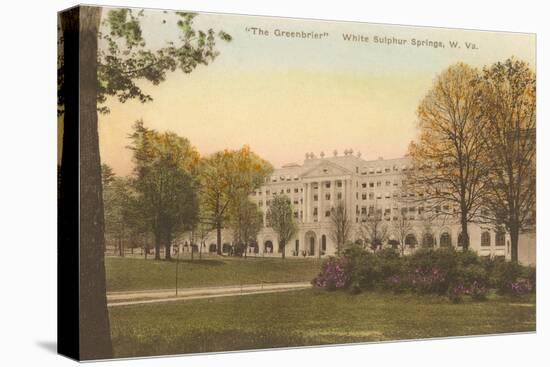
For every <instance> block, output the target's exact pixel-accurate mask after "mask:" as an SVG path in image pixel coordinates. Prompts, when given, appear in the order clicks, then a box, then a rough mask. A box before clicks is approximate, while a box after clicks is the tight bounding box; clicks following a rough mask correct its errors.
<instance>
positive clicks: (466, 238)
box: [460, 214, 470, 251]
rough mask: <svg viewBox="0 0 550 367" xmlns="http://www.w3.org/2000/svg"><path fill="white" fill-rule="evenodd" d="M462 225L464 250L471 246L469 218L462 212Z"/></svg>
mask: <svg viewBox="0 0 550 367" xmlns="http://www.w3.org/2000/svg"><path fill="white" fill-rule="evenodd" d="M460 227H461V230H462V243H461V245H462V250H463V251H466V250H468V248H469V247H470V236H469V235H468V219H467V218H466V214H462V215H461V217H460Z"/></svg>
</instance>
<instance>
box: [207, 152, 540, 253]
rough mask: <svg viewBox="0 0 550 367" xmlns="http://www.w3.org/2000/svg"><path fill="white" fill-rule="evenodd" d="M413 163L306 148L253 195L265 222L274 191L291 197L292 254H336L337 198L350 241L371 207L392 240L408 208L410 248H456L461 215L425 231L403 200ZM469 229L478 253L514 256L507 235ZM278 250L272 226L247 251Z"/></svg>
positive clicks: (226, 234) (226, 238) (416, 210)
mask: <svg viewBox="0 0 550 367" xmlns="http://www.w3.org/2000/svg"><path fill="white" fill-rule="evenodd" d="M411 168H412V165H411V162H410V161H409V160H408V159H407V158H398V159H383V158H379V159H377V160H365V159H362V158H361V154H360V153H357V154H354V153H353V150H351V149H349V150H345V151H344V155H338V154H337V152H336V151H335V152H334V153H333V155H332V156H331V157H327V156H325V155H324V154H323V153H321V154H320V156H319V157H316V156H315V155H314V154H313V153H308V154H306V158H305V160H304V162H303V164H295V163H293V164H286V165H284V166H283V167H281V168H279V169H275V170H274V172H273V174H272V175H271V177H270V178H268V179H267V180H266V183H265V185H264V186H262V187H261V188H259V189H258V190H256V191H255V192H254V193H253V194H252V195H251V197H250V198H251V200H252V201H253V202H255V203H256V204H257V205H258V207H259V208H260V209H261V210H262V211H263V212H264V223H266V220H265V213H266V211H267V207H268V206H269V204H270V201H271V200H272V199H273V198H274V197H275V196H277V195H286V196H287V197H288V198H289V199H290V200H291V203H292V206H293V210H294V217H295V218H296V221H297V222H298V233H297V235H296V237H295V238H294V239H292V240H291V241H290V242H289V243H288V244H287V245H286V248H285V251H286V252H285V255H286V256H288V257H292V256H298V257H303V256H305V257H319V256H327V255H334V254H335V253H336V243H335V241H334V240H333V239H332V237H331V229H330V228H331V225H330V213H331V209H332V208H334V207H335V205H336V203H337V201H339V200H343V201H344V202H345V206H346V209H347V212H348V214H349V215H350V217H351V218H350V219H351V221H352V223H354V226H355V228H353V230H352V231H351V233H352V235H351V237H352V240H356V239H357V236H356V233H357V230H358V228H359V226H360V224H361V218H362V217H363V216H364V215H365V214H367V213H369V212H371V211H372V210H379V211H380V210H381V211H382V214H383V218H384V221H385V222H386V224H387V226H388V229H389V233H390V241H389V242H390V243H391V240H395V239H396V237H395V236H392V235H391V228H392V221H395V220H396V219H397V214H398V213H399V211H401V210H405V211H406V213H407V216H408V218H409V219H410V220H411V222H412V224H413V230H411V231H410V233H409V234H408V236H407V239H406V241H405V242H406V243H407V250H406V251H407V252H410V251H414V249H416V248H418V247H420V246H422V244H423V243H424V244H426V243H429V242H431V243H432V244H433V246H434V247H436V248H437V247H440V246H453V247H455V248H458V247H459V241H458V237H459V233H460V225H459V223H458V220H452V221H449V220H446V221H445V222H444V223H439V224H435V223H434V224H433V225H432V226H430V229H429V232H430V233H426V225H425V222H424V221H423V220H421V218H420V217H421V215H420V213H421V212H422V209H423V208H422V207H421V206H415V204H410V203H409V204H404V202H403V201H402V200H401V201H400V200H399V199H400V196H401V195H402V190H401V188H402V184H403V180H404V173H405V172H406V171H407V170H409V169H411ZM416 205H419V204H416ZM468 231H469V237H470V248H471V249H472V250H474V251H476V252H477V253H478V254H480V255H482V256H495V257H496V256H499V257H505V258H506V259H509V258H510V253H511V250H510V243H509V239H508V236H505V235H504V234H503V233H496V232H495V231H494V230H493V229H492V228H483V227H481V226H478V225H475V224H470V225H469V226H468ZM222 237H223V251H224V252H227V251H229V249H230V248H231V245H232V236H231V233H230V231H227V230H225V231H223V235H222ZM215 242H216V241H215V235H214V236H210V237H209V238H208V240H207V242H206V243H207V244H208V251H210V252H213V251H215V249H216V244H215ZM386 246H390V244H387V245H386ZM280 251H281V249H280V248H279V246H278V242H277V234H276V233H275V232H274V231H273V230H272V229H271V228H268V227H264V228H263V229H262V230H261V231H260V233H259V235H258V241H257V245H256V246H255V247H252V248H250V249H249V253H248V255H249V256H254V255H255V256H280ZM520 253H521V249H520ZM520 256H521V254H520ZM532 256H533V259H528V260H527V261H524V262H532V263H534V253H533V255H532ZM520 260H521V257H520Z"/></svg>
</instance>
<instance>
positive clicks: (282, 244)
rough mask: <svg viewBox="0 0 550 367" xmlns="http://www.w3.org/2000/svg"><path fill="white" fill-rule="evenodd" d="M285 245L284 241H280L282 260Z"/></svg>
mask: <svg viewBox="0 0 550 367" xmlns="http://www.w3.org/2000/svg"><path fill="white" fill-rule="evenodd" d="M285 245H286V244H284V243H281V244H280V245H279V246H281V257H282V259H283V260H284V259H285Z"/></svg>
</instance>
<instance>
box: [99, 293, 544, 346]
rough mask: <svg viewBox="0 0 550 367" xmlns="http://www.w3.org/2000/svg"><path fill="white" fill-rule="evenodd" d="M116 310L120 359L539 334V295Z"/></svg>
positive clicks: (260, 301)
mask: <svg viewBox="0 0 550 367" xmlns="http://www.w3.org/2000/svg"><path fill="white" fill-rule="evenodd" d="M109 312H110V318H111V332H112V337H113V345H114V349H115V354H116V356H117V357H130V356H145V355H162V354H180V353H197V352H216V351H229V350H244V349H256V348H270V347H288V346H302V345H321V344H334V343H350V342H369V341H384V340H398V339H418V338H430V337H445V336H459V335H479V334H493V333H508V332H521V331H534V330H535V303H534V298H533V297H531V298H529V299H522V300H511V299H508V298H503V297H497V296H492V297H491V299H490V300H489V301H486V302H472V301H465V303H462V304H452V303H450V302H449V301H448V299H447V298H446V297H438V296H418V295H412V294H400V295H394V294H391V293H381V292H369V293H362V294H359V295H351V294H349V293H346V292H327V291H322V290H316V289H309V290H303V291H294V292H288V293H279V294H263V295H253V296H240V297H239V296H237V297H227V298H217V299H204V300H194V301H183V302H170V303H159V304H151V305H135V306H128V307H116V308H111V309H110V310H109Z"/></svg>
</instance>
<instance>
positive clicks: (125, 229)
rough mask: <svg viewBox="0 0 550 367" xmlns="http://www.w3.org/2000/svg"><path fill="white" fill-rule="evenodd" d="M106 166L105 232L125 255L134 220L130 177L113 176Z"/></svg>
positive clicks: (104, 195)
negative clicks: (126, 242) (126, 243)
mask: <svg viewBox="0 0 550 367" xmlns="http://www.w3.org/2000/svg"><path fill="white" fill-rule="evenodd" d="M102 167H106V168H105V174H104V177H105V179H104V182H105V184H104V186H103V202H104V205H105V234H106V235H108V236H109V237H111V238H112V239H114V240H115V241H116V244H117V245H116V246H115V247H118V250H119V255H120V256H124V241H126V240H128V238H129V236H130V231H131V225H132V223H133V220H132V218H131V217H132V207H131V206H132V199H133V198H132V193H131V188H130V183H129V181H128V179H125V178H122V177H116V176H112V177H111V178H109V176H108V175H109V169H108V168H107V167H108V166H106V165H103V166H102Z"/></svg>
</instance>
